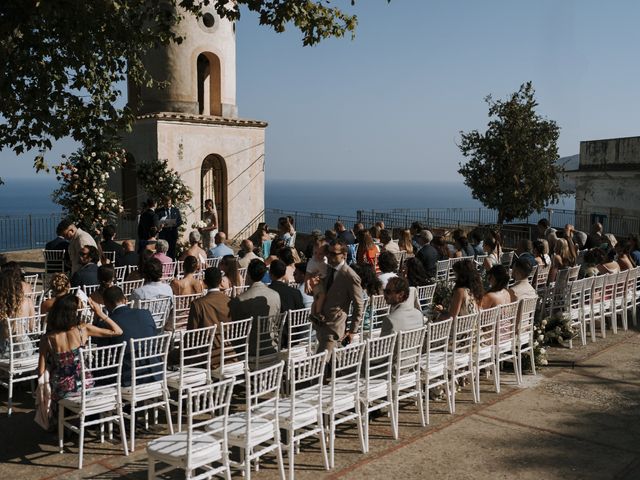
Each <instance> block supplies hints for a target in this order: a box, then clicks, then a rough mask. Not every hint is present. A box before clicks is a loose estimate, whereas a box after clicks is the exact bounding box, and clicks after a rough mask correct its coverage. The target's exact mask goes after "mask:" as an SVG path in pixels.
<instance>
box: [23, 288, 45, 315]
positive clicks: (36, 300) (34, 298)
mask: <svg viewBox="0 0 640 480" xmlns="http://www.w3.org/2000/svg"><path fill="white" fill-rule="evenodd" d="M44 293H45V292H44V290H40V291H39V292H24V296H25V298H29V299H30V300H31V302H32V303H33V308H34V309H35V313H36V314H39V313H40V304H41V303H42V300H44Z"/></svg>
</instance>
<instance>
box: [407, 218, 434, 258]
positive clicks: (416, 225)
mask: <svg viewBox="0 0 640 480" xmlns="http://www.w3.org/2000/svg"><path fill="white" fill-rule="evenodd" d="M423 230H425V228H424V227H423V226H422V224H421V223H420V222H413V223H412V224H411V226H410V227H409V233H410V234H411V243H412V244H413V251H414V252H417V251H418V250H420V247H421V246H422V245H421V244H420V242H419V241H418V238H419V237H420V232H422V231H423ZM431 238H433V235H432V236H431ZM430 241H431V240H429V242H430ZM427 243H428V242H427Z"/></svg>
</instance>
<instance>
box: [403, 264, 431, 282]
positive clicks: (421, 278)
mask: <svg viewBox="0 0 640 480" xmlns="http://www.w3.org/2000/svg"><path fill="white" fill-rule="evenodd" d="M404 267H405V269H404V275H405V278H406V279H407V282H409V286H410V287H423V286H425V285H429V277H427V272H425V270H424V267H423V266H422V262H421V261H420V260H418V259H417V258H416V257H411V258H408V259H407V261H406V262H404Z"/></svg>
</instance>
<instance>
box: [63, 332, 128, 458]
mask: <svg viewBox="0 0 640 480" xmlns="http://www.w3.org/2000/svg"><path fill="white" fill-rule="evenodd" d="M125 348H126V343H125V342H122V343H119V344H116V345H109V346H106V347H91V348H90V349H85V348H81V349H80V378H81V384H82V385H83V388H81V389H80V390H79V391H78V392H77V393H76V394H74V395H69V396H67V397H66V398H63V399H62V400H60V401H59V402H58V443H59V447H60V453H63V451H64V429H65V428H67V429H69V430H71V431H73V432H76V433H78V434H79V436H80V442H79V451H78V457H79V459H78V468H82V457H83V450H84V431H85V428H87V427H90V426H92V425H102V424H104V423H109V424H111V423H112V422H117V423H118V424H119V425H120V436H121V437H122V448H123V450H124V454H125V455H129V450H128V448H127V436H126V432H125V428H124V415H123V414H122V395H121V387H120V379H121V375H122V360H123V358H124V351H125ZM91 379H93V381H91ZM66 410H69V411H70V412H71V415H69V416H66V415H65V411H66ZM72 420H74V422H73V423H72V422H71V421H72ZM75 420H77V422H78V425H76V423H75Z"/></svg>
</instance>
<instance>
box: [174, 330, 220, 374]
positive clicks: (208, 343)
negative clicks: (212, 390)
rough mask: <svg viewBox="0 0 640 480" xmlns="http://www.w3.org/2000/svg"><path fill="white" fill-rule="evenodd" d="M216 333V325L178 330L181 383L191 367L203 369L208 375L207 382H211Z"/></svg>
mask: <svg viewBox="0 0 640 480" xmlns="http://www.w3.org/2000/svg"><path fill="white" fill-rule="evenodd" d="M215 333H216V325H212V326H210V327H204V328H194V329H193V330H178V331H177V332H176V338H177V341H178V351H179V352H180V363H179V370H178V371H179V372H180V375H179V381H180V385H182V384H183V379H184V375H185V374H188V369H189V368H198V369H202V370H203V371H204V372H205V375H206V383H211V350H212V349H213V338H214V336H215ZM185 367H186V369H185Z"/></svg>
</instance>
